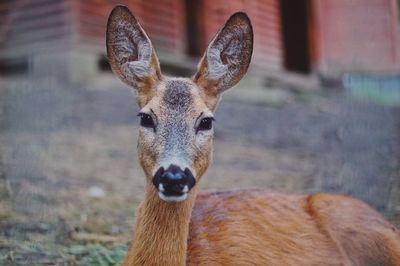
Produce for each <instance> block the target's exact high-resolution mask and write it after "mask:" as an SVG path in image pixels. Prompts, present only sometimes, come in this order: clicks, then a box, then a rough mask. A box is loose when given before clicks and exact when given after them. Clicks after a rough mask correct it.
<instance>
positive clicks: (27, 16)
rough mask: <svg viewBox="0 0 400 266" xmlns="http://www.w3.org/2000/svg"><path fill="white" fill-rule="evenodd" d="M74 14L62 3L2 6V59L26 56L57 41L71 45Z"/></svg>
mask: <svg viewBox="0 0 400 266" xmlns="http://www.w3.org/2000/svg"><path fill="white" fill-rule="evenodd" d="M69 17H70V10H69V9H68V7H67V6H66V5H65V2H64V1H62V0H37V1H29V0H19V1H4V2H1V3H0V22H1V25H2V26H1V28H0V55H2V56H3V57H5V56H9V57H12V56H25V55H28V54H30V53H33V52H35V51H37V50H40V49H44V48H45V47H46V48H47V47H48V46H44V45H45V44H47V43H52V42H54V41H55V40H58V41H61V42H63V43H64V44H66V43H68V42H70V41H71V38H70V37H71V36H72V34H73V29H72V26H71V23H70V21H69Z"/></svg>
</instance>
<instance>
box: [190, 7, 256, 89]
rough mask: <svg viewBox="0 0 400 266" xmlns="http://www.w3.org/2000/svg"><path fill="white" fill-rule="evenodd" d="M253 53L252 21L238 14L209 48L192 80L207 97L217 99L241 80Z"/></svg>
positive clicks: (244, 15)
mask: <svg viewBox="0 0 400 266" xmlns="http://www.w3.org/2000/svg"><path fill="white" fill-rule="evenodd" d="M252 53H253V29H252V26H251V22H250V19H249V17H248V16H247V15H246V14H245V13H243V12H237V13H235V14H233V15H232V16H231V17H230V18H229V19H228V21H227V22H226V23H225V25H224V27H223V28H222V29H221V30H220V31H219V32H218V33H217V35H216V36H215V37H214V39H213V40H212V41H211V42H210V44H209V45H208V47H207V50H206V52H205V54H204V56H203V58H202V59H201V61H200V63H199V66H198V70H197V73H196V75H195V76H194V77H193V80H194V82H195V83H196V84H197V85H198V86H199V87H200V88H202V89H204V90H205V92H206V94H208V95H214V96H217V95H218V94H219V93H221V92H223V91H225V90H227V89H229V88H231V87H232V86H234V85H235V84H236V83H238V82H239V81H240V80H241V79H242V77H243V76H244V74H245V73H246V71H247V69H248V67H249V64H250V60H251V55H252Z"/></svg>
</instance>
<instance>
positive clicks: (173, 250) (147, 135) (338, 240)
mask: <svg viewBox="0 0 400 266" xmlns="http://www.w3.org/2000/svg"><path fill="white" fill-rule="evenodd" d="M252 49H253V31H252V27H251V23H250V20H249V18H248V17H247V16H246V15H245V14H244V13H240V12H239V13H235V14H234V15H232V16H231V17H230V18H229V20H228V21H227V22H226V24H225V25H224V27H223V28H222V29H221V30H220V31H219V32H218V34H217V35H216V36H215V37H214V39H213V40H212V41H211V42H210V44H209V46H208V47H207V50H206V53H205V54H204V56H203V58H202V59H201V61H200V63H199V66H198V71H197V73H196V74H195V75H194V76H193V77H192V78H190V79H189V78H170V77H165V76H163V75H162V74H161V70H160V65H159V62H158V59H157V56H156V53H155V51H154V49H153V47H152V44H151V41H150V39H149V38H148V37H147V35H146V33H145V32H144V30H143V29H142V27H141V26H140V25H139V23H138V22H137V20H136V18H135V17H134V16H133V15H132V14H131V13H130V11H129V10H128V9H127V8H126V7H123V6H117V7H116V8H114V10H113V11H112V13H111V15H110V18H109V21H108V25H107V54H108V58H109V62H110V65H111V68H112V69H113V71H114V72H115V73H116V74H117V75H118V76H119V77H120V79H121V80H122V81H124V82H125V83H127V84H128V85H130V86H132V87H133V88H135V91H136V94H137V100H138V104H139V107H140V113H139V116H140V125H141V127H140V129H139V139H138V151H139V161H140V164H141V166H142V168H143V170H144V173H145V176H146V185H145V196H144V200H143V202H142V203H141V205H140V207H139V210H138V213H137V220H136V225H135V235H134V239H133V242H132V245H131V248H130V250H129V252H128V254H127V256H126V258H125V261H124V264H123V265H124V266H132V265H163V266H164V265H171V266H180V265H400V233H399V231H398V230H397V229H395V228H394V226H392V225H391V224H389V223H388V222H387V221H385V219H384V218H383V217H382V216H381V215H380V214H378V213H377V212H376V211H374V210H373V209H372V208H370V207H368V206H367V205H366V204H364V203H362V202H360V201H358V200H355V199H352V198H348V197H344V196H338V195H330V194H316V195H311V196H300V195H287V194H279V193H271V192H268V193H267V192H262V191H257V190H243V191H236V192H222V193H211V192H206V193H204V192H203V193H198V186H197V183H198V182H199V181H200V179H201V177H202V176H203V174H204V172H205V171H206V169H207V167H208V165H209V162H210V161H211V157H212V147H213V145H212V144H213V120H214V118H213V111H214V110H215V108H216V106H217V103H218V101H219V99H220V95H221V93H222V92H223V91H225V90H227V89H229V88H231V87H232V86H234V85H235V84H236V83H237V82H239V80H240V79H241V78H242V77H243V75H244V74H245V73H246V71H247V68H248V66H249V63H250V59H251V54H252Z"/></svg>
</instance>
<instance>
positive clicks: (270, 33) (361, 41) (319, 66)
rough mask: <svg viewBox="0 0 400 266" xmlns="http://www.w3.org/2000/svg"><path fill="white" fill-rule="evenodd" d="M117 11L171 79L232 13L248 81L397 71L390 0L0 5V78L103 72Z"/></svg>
mask: <svg viewBox="0 0 400 266" xmlns="http://www.w3.org/2000/svg"><path fill="white" fill-rule="evenodd" d="M116 4H125V5H127V6H129V8H130V9H131V10H132V12H133V13H134V14H135V15H136V16H137V17H138V19H139V21H140V22H141V24H142V26H143V27H144V28H145V30H146V32H147V33H148V34H149V36H150V38H151V39H152V41H153V43H154V45H155V46H156V50H157V53H158V55H159V57H160V58H161V61H162V64H163V65H164V66H168V67H170V68H171V69H174V70H175V71H176V72H178V73H180V72H181V73H186V72H192V70H193V68H194V67H195V65H196V62H197V58H198V57H200V56H201V54H202V53H203V52H204V50H205V47H206V45H207V43H208V41H209V40H210V39H211V38H212V36H213V35H214V34H215V33H216V32H217V30H218V29H219V28H220V27H221V26H222V25H223V23H224V22H225V21H226V19H227V18H228V17H229V16H230V15H231V14H232V13H233V12H235V11H239V10H242V11H245V12H247V13H248V15H249V16H250V18H251V20H252V23H253V27H254V32H255V50H254V55H253V65H252V69H251V70H252V71H251V72H252V73H253V74H254V75H258V76H265V77H269V76H272V77H279V76H285V75H286V74H287V73H299V74H304V75H305V76H308V77H310V76H312V77H316V76H318V77H328V78H330V77H333V78H334V77H339V76H340V75H341V74H342V73H344V72H368V73H383V72H384V73H399V72H400V41H399V28H398V14H397V12H398V9H397V2H396V0H295V1H294V0H281V1H279V0H252V1H246V0H230V1H224V0H163V1H159V0H120V1H115V0H85V1H79V0H2V1H1V2H0V25H1V26H0V71H1V72H3V73H4V72H7V71H29V70H30V71H31V72H32V73H36V74H54V75H60V73H62V74H63V75H64V76H65V77H67V78H68V79H70V80H82V79H85V78H86V77H88V76H91V75H93V74H95V73H96V72H98V71H99V68H100V69H101V68H105V67H106V60H105V28H106V21H107V17H108V15H109V13H110V11H111V9H112V8H113V6H115V5H116Z"/></svg>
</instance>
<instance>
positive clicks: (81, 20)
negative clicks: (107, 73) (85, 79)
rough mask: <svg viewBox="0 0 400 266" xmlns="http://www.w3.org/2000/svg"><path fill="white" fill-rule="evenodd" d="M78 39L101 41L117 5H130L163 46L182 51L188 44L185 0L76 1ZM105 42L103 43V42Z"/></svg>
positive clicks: (148, 31)
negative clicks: (186, 40) (109, 17)
mask: <svg viewBox="0 0 400 266" xmlns="http://www.w3.org/2000/svg"><path fill="white" fill-rule="evenodd" d="M69 3H70V5H71V8H72V9H73V10H74V14H76V19H75V20H74V23H76V26H77V33H78V38H79V39H80V40H81V41H82V42H94V43H98V41H99V40H103V41H104V38H105V28H106V22H107V17H108V15H109V14H110V12H111V10H112V8H113V7H114V6H115V5H116V4H124V5H127V6H128V7H129V8H130V10H131V11H132V13H133V14H134V15H135V16H136V17H137V19H138V20H139V22H140V24H141V25H142V26H143V27H144V28H145V30H146V32H147V34H148V35H149V37H150V38H151V40H152V41H153V43H155V44H156V46H159V47H161V48H165V49H167V50H169V51H174V52H181V51H182V50H183V49H184V45H185V40H184V38H185V34H184V33H185V19H184V18H185V17H184V10H183V9H184V6H183V4H184V2H183V1H176V0H163V1H157V0H146V1H144V0H122V1H114V0H85V1H80V0H73V1H70V2H69ZM103 44H104V43H102V45H103Z"/></svg>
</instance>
